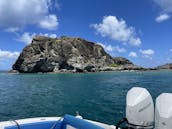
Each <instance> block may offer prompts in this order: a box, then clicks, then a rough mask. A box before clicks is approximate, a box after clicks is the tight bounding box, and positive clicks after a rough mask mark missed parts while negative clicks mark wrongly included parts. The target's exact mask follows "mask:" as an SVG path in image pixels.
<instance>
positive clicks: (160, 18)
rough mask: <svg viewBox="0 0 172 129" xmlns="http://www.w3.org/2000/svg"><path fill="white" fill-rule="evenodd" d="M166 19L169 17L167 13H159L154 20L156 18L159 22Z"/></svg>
mask: <svg viewBox="0 0 172 129" xmlns="http://www.w3.org/2000/svg"><path fill="white" fill-rule="evenodd" d="M168 19H170V15H169V14H161V15H160V16H158V17H157V18H156V19H155V20H156V22H158V23H160V22H163V21H166V20H168Z"/></svg>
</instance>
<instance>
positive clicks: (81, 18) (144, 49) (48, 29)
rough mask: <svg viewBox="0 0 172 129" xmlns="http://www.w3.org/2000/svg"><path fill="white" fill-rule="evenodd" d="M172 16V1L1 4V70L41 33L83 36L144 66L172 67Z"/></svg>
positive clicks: (7, 0)
mask: <svg viewBox="0 0 172 129" xmlns="http://www.w3.org/2000/svg"><path fill="white" fill-rule="evenodd" d="M16 5H17V6H16ZM171 14H172V1H171V0H108V1H107V0H13V1H11V0H0V69H1V70H2V69H3V70H8V69H11V66H12V64H13V63H14V62H15V60H16V58H17V57H18V55H19V53H20V52H21V51H22V49H23V48H24V47H25V46H26V45H28V44H29V43H30V42H31V39H32V38H33V37H34V36H35V35H38V34H39V35H45V36H49V37H60V36H62V35H66V36H73V37H81V38H84V39H86V40H90V41H93V42H96V43H99V44H101V45H102V46H103V47H104V48H105V50H106V51H107V52H108V53H109V54H111V55H112V56H114V57H115V56H122V57H125V58H128V59H130V60H131V61H133V62H134V63H135V64H137V65H141V66H144V67H154V66H157V65H161V64H164V63H167V62H172V45H171V44H172V35H171V34H172V33H171V32H172V29H171V28H172V18H171Z"/></svg>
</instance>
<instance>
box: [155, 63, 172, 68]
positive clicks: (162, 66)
mask: <svg viewBox="0 0 172 129" xmlns="http://www.w3.org/2000/svg"><path fill="white" fill-rule="evenodd" d="M156 69H172V63H167V64H164V65H161V66H158V67H156Z"/></svg>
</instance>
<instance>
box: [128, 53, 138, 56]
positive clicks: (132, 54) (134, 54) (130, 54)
mask: <svg viewBox="0 0 172 129" xmlns="http://www.w3.org/2000/svg"><path fill="white" fill-rule="evenodd" d="M128 56H129V57H137V53H136V52H130V53H129V55H128Z"/></svg>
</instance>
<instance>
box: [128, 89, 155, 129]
mask: <svg viewBox="0 0 172 129" xmlns="http://www.w3.org/2000/svg"><path fill="white" fill-rule="evenodd" d="M126 104H127V105H126V118H127V120H128V127H131V128H134V129H152V128H153V124H154V104H153V100H152V97H151V95H150V93H149V92H148V91H147V90H146V89H145V88H140V87H133V88H132V89H131V90H129V91H128V93H127V100H126Z"/></svg>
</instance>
